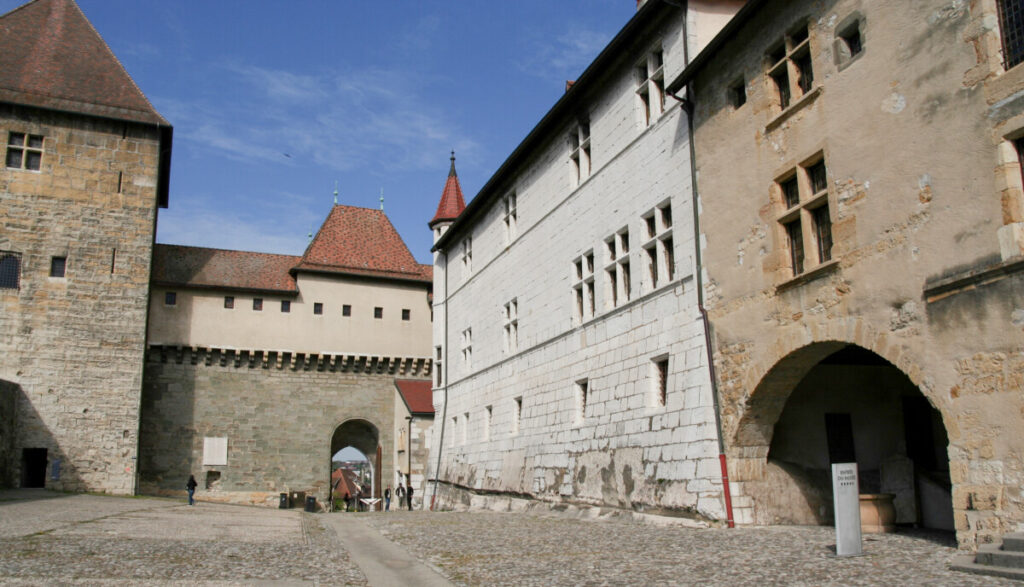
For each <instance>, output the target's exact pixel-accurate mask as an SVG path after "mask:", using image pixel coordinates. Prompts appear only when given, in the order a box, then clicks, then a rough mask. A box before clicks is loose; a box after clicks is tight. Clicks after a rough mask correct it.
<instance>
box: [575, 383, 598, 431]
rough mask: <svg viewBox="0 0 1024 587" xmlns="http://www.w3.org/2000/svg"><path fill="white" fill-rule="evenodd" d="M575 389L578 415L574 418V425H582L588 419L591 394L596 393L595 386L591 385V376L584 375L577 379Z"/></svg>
mask: <svg viewBox="0 0 1024 587" xmlns="http://www.w3.org/2000/svg"><path fill="white" fill-rule="evenodd" d="M573 391H574V396H575V401H574V403H575V405H576V415H575V417H574V419H573V425H575V426H580V425H582V424H583V423H584V422H585V421H586V419H587V403H589V400H590V396H591V395H592V394H593V393H594V390H593V386H591V385H590V378H588V377H583V378H581V379H577V380H576V381H575V383H574V384H573Z"/></svg>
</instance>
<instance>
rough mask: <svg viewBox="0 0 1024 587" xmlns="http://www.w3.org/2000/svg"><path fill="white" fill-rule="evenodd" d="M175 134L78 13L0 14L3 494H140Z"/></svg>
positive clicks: (49, 6)
mask: <svg viewBox="0 0 1024 587" xmlns="http://www.w3.org/2000/svg"><path fill="white" fill-rule="evenodd" d="M171 135H172V129H171V126H170V125H169V124H168V123H167V121H166V120H165V119H164V118H163V117H162V116H161V115H160V114H159V113H158V112H157V111H156V110H155V109H154V108H153V106H152V105H151V104H150V103H149V101H148V100H147V99H146V97H145V96H144V95H143V94H142V92H141V91H140V90H139V88H138V87H137V86H136V85H135V83H134V82H133V81H132V79H131V77H130V76H129V75H128V73H127V72H126V71H125V70H124V68H123V67H122V65H121V64H120V62H119V61H118V60H117V58H116V57H115V56H114V54H113V53H112V52H111V50H110V48H109V47H108V46H107V44H106V43H105V42H104V41H103V39H102V38H101V37H100V35H99V33H97V31H96V30H95V29H94V28H93V27H92V25H91V24H90V23H89V21H88V20H87V19H86V17H85V15H84V14H83V13H82V11H81V9H80V8H79V7H78V5H76V4H75V2H74V1H73V0H34V1H33V2H30V3H28V4H26V5H24V6H22V7H20V8H18V9H16V10H13V11H11V12H9V13H7V14H5V15H3V16H0V141H3V143H2V148H3V150H4V154H5V164H4V166H3V168H0V226H2V227H0V485H10V486H22V487H43V486H45V487H48V488H52V489H58V490H71V491H100V492H106V493H115V494H131V493H133V492H134V491H135V488H136V455H137V447H138V429H139V418H138V414H139V401H140V391H141V388H142V369H143V351H144V345H145V339H146V308H147V298H148V295H149V273H150V264H151V257H152V249H153V240H154V235H155V230H156V214H157V209H158V208H160V207H166V206H167V192H168V173H169V168H170V157H171Z"/></svg>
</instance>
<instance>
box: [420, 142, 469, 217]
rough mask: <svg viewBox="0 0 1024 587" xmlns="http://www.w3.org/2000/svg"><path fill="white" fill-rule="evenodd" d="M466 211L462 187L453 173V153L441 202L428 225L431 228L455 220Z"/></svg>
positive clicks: (457, 176) (456, 175)
mask: <svg viewBox="0 0 1024 587" xmlns="http://www.w3.org/2000/svg"><path fill="white" fill-rule="evenodd" d="M465 209H466V200H465V199H464V198H463V197H462V186H461V185H459V175H458V174H457V173H455V153H452V168H451V169H450V170H448V180H447V181H446V182H445V184H444V191H443V192H441V201H440V202H438V204H437V213H436V214H434V218H433V219H432V220H431V221H430V222H429V223H428V225H429V226H430V227H431V228H433V226H434V224H436V223H438V222H447V221H451V220H455V219H456V218H458V217H459V214H462V211H463V210H465Z"/></svg>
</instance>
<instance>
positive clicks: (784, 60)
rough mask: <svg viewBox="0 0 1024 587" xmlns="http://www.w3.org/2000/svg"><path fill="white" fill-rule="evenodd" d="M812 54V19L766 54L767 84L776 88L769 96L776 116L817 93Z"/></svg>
mask: <svg viewBox="0 0 1024 587" xmlns="http://www.w3.org/2000/svg"><path fill="white" fill-rule="evenodd" d="M812 55H813V54H812V52H811V27H810V20H809V19H806V18H805V19H802V20H801V21H800V22H799V23H798V24H797V25H795V26H793V27H792V28H791V29H790V31H789V32H788V33H786V34H785V35H783V37H782V39H780V40H778V41H776V42H775V43H774V44H772V45H771V48H770V49H768V51H766V52H765V83H766V84H767V85H768V87H769V88H773V91H770V92H768V95H769V96H770V97H771V104H772V108H773V110H774V111H775V112H776V113H780V112H784V111H786V110H788V109H789V108H791V107H794V106H797V105H798V104H800V103H801V99H802V98H804V97H806V96H809V95H811V94H812V93H813V92H814V89H815V88H816V87H817V84H815V77H814V64H813V61H812ZM807 74H809V75H807ZM808 78H810V79H808Z"/></svg>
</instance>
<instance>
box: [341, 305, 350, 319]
mask: <svg viewBox="0 0 1024 587" xmlns="http://www.w3.org/2000/svg"><path fill="white" fill-rule="evenodd" d="M341 315H342V316H351V315H352V306H351V305H349V304H342V306H341Z"/></svg>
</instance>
